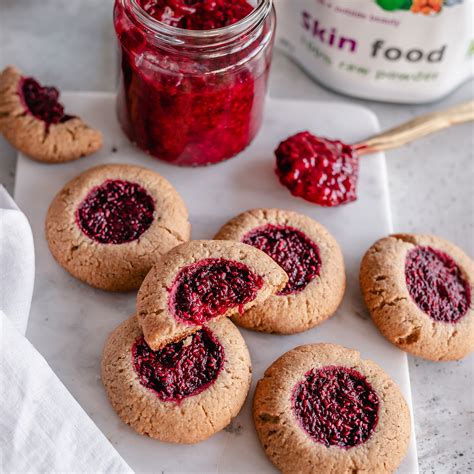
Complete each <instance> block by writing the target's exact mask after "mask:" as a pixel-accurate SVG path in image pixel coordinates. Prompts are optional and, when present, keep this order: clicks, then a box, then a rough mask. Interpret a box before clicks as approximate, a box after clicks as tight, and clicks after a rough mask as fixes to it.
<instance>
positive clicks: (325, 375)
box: [293, 366, 379, 448]
mask: <svg viewBox="0 0 474 474" xmlns="http://www.w3.org/2000/svg"><path fill="white" fill-rule="evenodd" d="M378 411H379V397H378V396H377V393H376V392H375V390H374V389H373V388H372V387H371V385H370V384H369V383H368V382H367V380H366V378H365V377H364V376H363V375H362V374H360V373H359V372H357V371H356V370H353V369H349V368H346V367H336V366H329V367H323V368H321V369H313V370H310V371H309V372H307V373H306V374H305V379H304V380H303V381H302V382H300V383H298V384H297V385H296V386H295V388H294V391H293V412H294V414H295V416H296V418H297V419H298V421H299V423H300V425H301V427H302V428H303V429H304V430H305V431H306V432H307V433H308V434H309V436H311V438H312V439H313V440H314V441H316V442H318V443H321V444H324V445H325V446H338V447H340V448H352V447H354V446H358V445H359V444H362V443H365V442H366V441H367V440H368V439H369V438H370V436H371V435H372V433H373V432H374V430H375V427H376V426H377V423H378Z"/></svg>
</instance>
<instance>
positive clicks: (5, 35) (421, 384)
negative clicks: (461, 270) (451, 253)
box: [0, 0, 474, 473]
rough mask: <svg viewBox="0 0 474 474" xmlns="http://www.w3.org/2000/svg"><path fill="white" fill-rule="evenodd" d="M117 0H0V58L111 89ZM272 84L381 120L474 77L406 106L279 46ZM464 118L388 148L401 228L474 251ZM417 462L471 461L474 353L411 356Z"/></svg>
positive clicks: (281, 92)
mask: <svg viewBox="0 0 474 474" xmlns="http://www.w3.org/2000/svg"><path fill="white" fill-rule="evenodd" d="M112 5H113V0H81V1H77V0H76V1H74V2H71V1H67V0H43V1H41V2H39V1H37V0H36V1H35V0H22V1H21V2H19V1H16V0H0V11H1V14H0V45H1V46H0V68H3V67H4V66H5V65H6V64H9V63H12V64H16V65H17V66H19V67H20V68H22V69H23V70H24V71H25V72H27V73H28V74H31V75H34V76H36V77H38V79H40V80H41V81H42V82H45V83H47V84H54V85H57V86H58V87H60V88H61V89H63V90H102V91H113V90H114V87H115V50H114V34H113V29H112V22H111V12H112ZM271 94H272V95H273V96H275V97H292V98H302V99H318V100H329V101H348V102H352V103H358V104H361V105H365V106H366V107H368V108H370V109H371V110H372V111H373V112H375V113H376V114H377V116H378V117H379V120H380V123H381V126H382V128H388V127H391V126H393V125H396V124H398V123H401V122H403V121H405V120H408V119H409V118H412V117H413V116H414V115H416V114H422V113H426V112H430V111H432V110H434V109H437V108H442V107H447V106H449V105H452V104H456V103H458V102H462V101H464V100H468V99H471V98H472V97H473V95H474V83H473V82H470V83H468V84H465V85H464V86H462V87H460V88H459V89H458V90H457V91H455V92H454V93H453V94H452V95H450V96H449V97H447V98H446V99H444V100H443V101H441V102H438V103H436V104H432V105H423V106H413V105H410V106H406V105H403V106H402V105H391V104H382V103H373V102H364V101H359V100H354V99H350V98H345V97H342V96H340V95H337V94H334V93H332V92H330V91H328V90H326V89H324V88H322V87H321V86H318V85H317V84H316V83H314V82H313V81H312V80H311V79H309V78H308V77H307V76H306V75H305V74H304V73H302V72H301V71H300V70H299V69H298V68H297V67H296V66H295V65H293V64H292V63H291V62H290V61H289V60H287V59H286V58H285V57H283V56H281V55H279V54H277V55H276V57H275V60H274V67H273V72H272V78H271ZM473 132H474V131H473V128H472V125H462V126H459V127H456V128H452V129H450V130H448V131H445V132H442V133H440V134H439V135H436V136H433V137H430V138H426V139H424V140H421V141H419V142H417V143H416V144H413V145H410V146H408V147H405V148H403V149H402V150H397V151H392V152H389V153H388V155H387V164H388V173H389V181H390V192H391V200H392V215H393V221H394V228H395V231H397V232H402V231H403V232H410V231H412V232H432V233H435V234H438V235H440V236H443V237H445V238H448V239H450V240H452V241H453V242H455V243H456V244H458V245H459V246H461V247H462V248H464V250H466V251H467V252H468V253H469V254H470V255H471V256H472V255H474V198H473V186H472V183H473V182H474V161H473V159H474V156H473V145H474V133H473ZM0 156H1V159H0V182H1V183H2V184H4V185H5V186H6V187H7V189H9V190H10V191H13V183H14V173H15V160H16V153H15V152H14V150H12V149H11V148H10V147H9V146H8V145H7V144H6V143H5V141H4V140H3V139H2V138H0ZM410 370H411V381H412V390H413V400H414V410H415V414H414V415H415V422H416V431H417V441H418V454H419V462H420V472H422V473H431V472H433V473H457V472H459V473H465V472H468V471H471V470H473V469H474V451H473V443H472V439H474V419H473V414H474V392H473V378H474V373H473V372H474V356H471V357H469V358H467V359H465V360H463V361H461V362H453V363H432V362H428V361H424V360H421V359H416V358H410ZM470 440H471V441H470Z"/></svg>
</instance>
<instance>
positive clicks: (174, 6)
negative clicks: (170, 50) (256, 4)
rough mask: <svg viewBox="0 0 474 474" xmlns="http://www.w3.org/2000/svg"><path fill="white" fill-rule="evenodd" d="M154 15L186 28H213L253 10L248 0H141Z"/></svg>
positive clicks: (233, 21)
mask: <svg viewBox="0 0 474 474" xmlns="http://www.w3.org/2000/svg"><path fill="white" fill-rule="evenodd" d="M139 3H140V6H141V7H142V8H143V9H144V10H145V11H146V12H147V13H148V14H149V15H151V16H152V17H154V18H155V19H157V20H159V21H162V22H164V23H166V24H167V25H170V26H175V27H177V28H184V29H187V30H213V29H215V28H223V27H225V26H229V25H232V24H233V23H236V22H237V21H239V20H241V19H242V18H244V17H246V16H247V15H248V14H249V13H251V12H252V10H253V7H252V5H250V3H248V2H247V0H140V2H139Z"/></svg>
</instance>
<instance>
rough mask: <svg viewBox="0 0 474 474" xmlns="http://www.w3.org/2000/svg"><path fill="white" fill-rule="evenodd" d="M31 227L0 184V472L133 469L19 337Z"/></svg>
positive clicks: (30, 276)
mask: <svg viewBox="0 0 474 474" xmlns="http://www.w3.org/2000/svg"><path fill="white" fill-rule="evenodd" d="M33 281H34V246H33V236H32V233H31V229H30V226H29V224H28V221H27V219H26V217H25V216H24V214H23V213H22V212H21V211H20V210H19V209H18V208H17V206H16V205H15V203H14V202H13V200H12V199H11V198H10V196H9V195H8V193H7V192H6V191H5V189H4V188H3V187H2V186H0V472H2V473H16V472H18V473H30V472H31V473H36V472H67V473H72V472H77V473H97V472H104V473H122V472H123V473H125V472H127V473H130V472H133V471H132V470H131V469H130V468H129V466H128V465H127V464H126V463H125V461H124V460H123V459H122V458H121V457H120V455H119V454H118V453H117V451H116V450H115V449H114V448H113V446H112V445H111V444H110V442H109V441H108V440H107V438H106V437H105V436H104V435H103V434H102V433H101V431H100V430H99V429H98V428H97V426H96V425H95V424H94V423H93V421H92V420H91V419H90V418H89V417H88V415H87V414H86V413H85V412H84V410H83V409H82V408H81V407H80V406H79V404H78V403H77V402H76V400H75V399H74V398H73V397H72V395H71V394H70V393H69V392H68V390H67V389H66V387H65V386H64V385H63V384H62V383H61V381H60V380H59V378H58V377H57V376H56V375H55V374H54V372H53V371H52V370H51V368H50V367H49V365H48V364H47V362H46V361H45V359H44V358H43V357H42V356H41V354H39V352H38V351H37V350H36V349H35V348H34V347H33V346H32V345H31V344H30V342H29V341H28V340H27V339H26V338H25V336H24V334H25V331H26V325H27V322H28V314H29V311H30V304H31V297H32V293H33Z"/></svg>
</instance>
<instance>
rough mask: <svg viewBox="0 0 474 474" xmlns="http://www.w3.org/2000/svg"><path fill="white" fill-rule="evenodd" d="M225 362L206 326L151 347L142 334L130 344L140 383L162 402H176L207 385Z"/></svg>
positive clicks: (215, 377)
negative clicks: (155, 349) (179, 338)
mask: <svg viewBox="0 0 474 474" xmlns="http://www.w3.org/2000/svg"><path fill="white" fill-rule="evenodd" d="M224 362H225V354H224V348H223V347H222V345H221V344H220V342H219V341H218V340H217V338H216V337H215V336H214V334H213V333H212V332H211V331H210V330H209V329H208V328H203V329H201V330H199V331H197V332H196V333H194V334H193V335H192V336H189V337H188V338H187V339H184V340H182V341H180V342H176V343H173V344H168V345H167V346H165V347H164V348H163V349H160V350H159V351H152V350H151V349H150V347H149V346H148V344H147V343H146V342H145V340H144V339H143V338H141V339H139V340H137V341H136V342H135V344H134V345H133V347H132V363H133V367H134V369H135V372H136V373H137V374H138V377H139V379H140V383H141V384H142V385H143V386H144V387H146V388H148V389H149V390H152V391H153V392H155V394H156V395H157V396H158V398H159V399H160V400H162V401H164V402H178V403H179V402H180V401H181V400H183V399H184V398H187V397H191V396H193V395H197V394H199V393H201V392H202V391H204V390H205V389H206V388H208V387H209V386H211V385H212V384H213V383H214V382H215V381H216V379H217V377H218V376H219V374H220V372H221V370H222V367H223V366H224Z"/></svg>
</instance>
